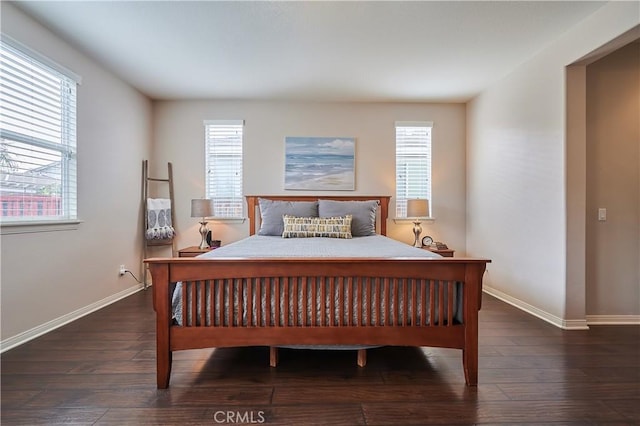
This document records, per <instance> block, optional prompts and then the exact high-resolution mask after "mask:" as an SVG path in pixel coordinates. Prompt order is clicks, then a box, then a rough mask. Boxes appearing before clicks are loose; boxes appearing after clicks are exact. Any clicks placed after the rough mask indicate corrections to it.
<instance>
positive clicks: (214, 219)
mask: <svg viewBox="0 0 640 426" xmlns="http://www.w3.org/2000/svg"><path fill="white" fill-rule="evenodd" d="M246 220H247V218H246V217H210V218H208V219H207V222H222V223H244V222H245V221H246Z"/></svg>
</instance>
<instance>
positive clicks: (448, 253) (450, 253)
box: [422, 246, 456, 257]
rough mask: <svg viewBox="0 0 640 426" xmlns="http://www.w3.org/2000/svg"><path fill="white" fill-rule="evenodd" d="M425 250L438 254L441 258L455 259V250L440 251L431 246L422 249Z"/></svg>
mask: <svg viewBox="0 0 640 426" xmlns="http://www.w3.org/2000/svg"><path fill="white" fill-rule="evenodd" d="M422 248H423V249H424V250H429V251H430V252H433V253H438V254H439V255H440V256H442V257H453V253H455V252H456V251H455V250H452V249H440V250H438V249H437V248H435V247H431V246H424V247H422Z"/></svg>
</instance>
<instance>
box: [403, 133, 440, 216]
mask: <svg viewBox="0 0 640 426" xmlns="http://www.w3.org/2000/svg"><path fill="white" fill-rule="evenodd" d="M432 127H433V123H432V122H428V121H423V122H406V121H398V122H396V217H397V218H404V217H407V200H408V199H410V198H426V199H428V200H430V201H432V200H431V129H432Z"/></svg>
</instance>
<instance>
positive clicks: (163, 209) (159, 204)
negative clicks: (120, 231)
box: [145, 198, 175, 240]
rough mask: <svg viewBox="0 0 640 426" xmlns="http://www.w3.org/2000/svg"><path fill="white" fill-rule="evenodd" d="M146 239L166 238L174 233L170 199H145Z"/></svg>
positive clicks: (171, 236)
mask: <svg viewBox="0 0 640 426" xmlns="http://www.w3.org/2000/svg"><path fill="white" fill-rule="evenodd" d="M145 235H146V237H147V240H166V239H171V238H173V236H174V235H175V230H174V229H173V224H172V223H171V200H170V199H167V198H148V199H147V231H146V234H145Z"/></svg>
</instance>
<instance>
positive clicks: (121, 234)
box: [0, 2, 152, 349]
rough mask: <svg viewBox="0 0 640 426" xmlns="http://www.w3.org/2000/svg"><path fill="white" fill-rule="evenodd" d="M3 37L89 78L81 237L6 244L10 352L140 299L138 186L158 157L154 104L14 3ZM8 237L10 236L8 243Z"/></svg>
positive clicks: (81, 144) (83, 102)
mask: <svg viewBox="0 0 640 426" xmlns="http://www.w3.org/2000/svg"><path fill="white" fill-rule="evenodd" d="M2 31H3V32H4V33H5V34H8V35H9V36H11V37H12V38H14V39H16V40H18V41H19V42H21V43H23V44H25V45H27V46H29V47H30V48H32V49H34V50H36V51H38V52H40V53H42V54H44V55H45V56H47V57H49V58H50V59H52V60H54V61H56V62H57V63H59V64H60V65H62V66H64V67H66V68H68V69H70V70H72V71H74V72H75V73H76V74H79V75H80V76H81V77H82V85H81V86H80V87H79V88H78V128H77V131H78V133H77V134H78V139H77V142H78V182H79V183H78V213H79V217H80V219H81V220H82V223H80V225H79V226H78V228H77V229H75V230H65V231H54V232H38V233H21V234H5V235H2V240H1V242H0V244H1V253H2V258H1V261H2V264H1V267H2V269H1V286H2V302H1V303H2V305H1V308H2V329H1V335H0V338H1V339H2V342H3V349H7V348H8V347H10V346H11V345H14V344H17V343H20V342H22V341H24V340H27V339H29V338H32V337H35V336H36V335H37V334H39V333H42V332H45V331H48V330H49V329H51V328H52V327H55V326H58V325H60V324H62V323H64V322H65V321H68V320H71V319H73V318H75V317H77V316H78V315H82V314H83V313H86V312H87V311H88V310H90V309H95V308H97V307H99V306H103V305H104V304H105V303H108V302H110V301H112V300H115V299H117V298H118V297H122V296H123V295H126V294H129V293H130V292H132V291H135V290H136V289H137V288H139V286H138V285H137V283H136V282H135V281H134V280H133V279H132V278H130V276H128V275H127V276H125V277H122V278H119V277H118V265H120V264H125V265H126V266H127V267H128V268H130V269H131V270H133V271H134V273H136V275H139V273H140V269H141V268H140V260H141V255H140V251H141V250H140V247H141V243H142V242H141V239H140V237H139V236H140V234H141V231H140V226H141V223H142V222H141V220H142V217H141V208H140V205H141V202H140V180H141V163H142V159H143V158H145V157H148V155H149V152H150V151H151V141H152V133H151V132H152V129H151V114H152V104H151V102H150V101H149V100H148V99H147V98H146V97H144V96H142V95H141V94H140V93H139V92H137V91H136V90H134V89H132V88H131V87H130V86H128V85H127V84H125V83H123V82H122V81H121V80H119V79H118V78H117V77H115V76H114V75H112V74H110V73H109V72H107V71H105V70H104V69H103V68H102V67H100V66H99V65H98V64H97V63H95V62H93V61H92V60H91V59H89V58H88V57H87V56H86V55H84V54H83V53H81V52H79V51H77V50H75V49H74V48H72V47H70V46H69V45H68V44H67V43H66V42H64V41H63V40H61V39H59V38H58V37H57V36H55V35H54V34H53V33H51V32H49V31H48V30H47V29H45V28H44V27H43V26H41V25H40V24H38V23H36V22H35V21H34V20H32V19H31V18H29V17H27V16H26V15H24V14H23V13H22V12H21V11H19V10H17V9H16V8H15V7H14V6H13V5H11V4H10V3H7V2H3V4H2ZM5 231H6V228H4V229H3V233H4V232H5Z"/></svg>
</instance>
